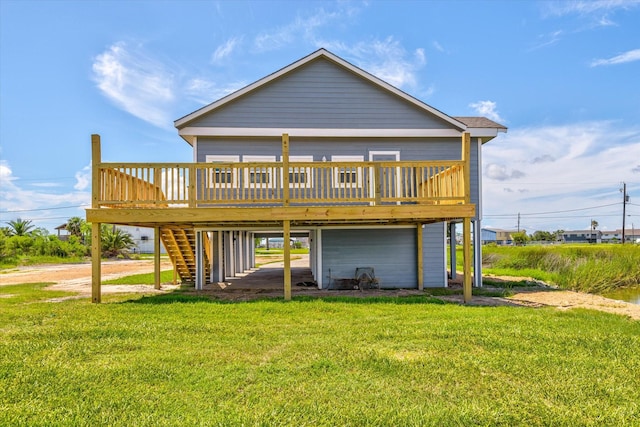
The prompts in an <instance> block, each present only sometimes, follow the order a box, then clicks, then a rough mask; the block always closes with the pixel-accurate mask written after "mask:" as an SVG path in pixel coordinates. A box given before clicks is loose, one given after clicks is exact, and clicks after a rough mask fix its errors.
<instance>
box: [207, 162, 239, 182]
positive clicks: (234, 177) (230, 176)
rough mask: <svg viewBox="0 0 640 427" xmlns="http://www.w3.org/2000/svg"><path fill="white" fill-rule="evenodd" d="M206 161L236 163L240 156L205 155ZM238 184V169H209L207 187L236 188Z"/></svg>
mask: <svg viewBox="0 0 640 427" xmlns="http://www.w3.org/2000/svg"><path fill="white" fill-rule="evenodd" d="M205 161H206V162H207V163H238V162H239V161H240V156H233V155H207V156H206V157H205ZM237 186H238V170H237V169H235V168H230V167H219V168H211V169H209V187H211V188H236V187H237Z"/></svg>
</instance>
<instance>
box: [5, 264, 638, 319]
mask: <svg viewBox="0 0 640 427" xmlns="http://www.w3.org/2000/svg"><path fill="white" fill-rule="evenodd" d="M265 267H266V266H265ZM274 267H275V268H277V267H280V265H278V264H272V265H270V268H274ZM161 268H162V269H163V270H166V269H171V268H172V266H171V263H170V262H169V261H163V263H162V266H161ZM152 272H153V261H152V260H143V261H105V262H103V263H102V279H103V280H110V279H115V278H118V277H123V276H128V275H132V274H139V273H152ZM42 282H54V283H55V284H53V285H50V286H49V288H50V289H56V290H65V291H71V292H77V293H78V294H79V296H81V297H87V296H90V295H91V264H89V263H87V264H65V265H42V266H32V267H19V268H16V269H13V270H9V271H4V272H0V286H2V285H10V284H18V283H42ZM172 289H175V286H173V285H170V284H163V285H162V289H161V290H155V289H154V288H153V286H149V285H135V284H132V285H103V286H102V292H103V293H127V292H129V293H157V292H166V291H168V290H172ZM309 292H313V291H309ZM372 292H373V293H375V291H366V292H365V293H364V294H366V295H367V296H372ZM377 292H379V293H380V294H381V295H390V292H389V291H377ZM416 292H418V291H411V290H398V291H392V292H391V293H392V294H396V293H397V295H406V294H412V295H413V294H414V293H416ZM322 293H323V292H322V291H320V292H319V293H318V292H315V293H314V294H318V295H319V294H322ZM348 293H349V292H345V293H343V292H341V295H346V294H348ZM351 293H352V294H353V295H354V296H362V295H364V294H363V293H362V292H358V291H355V292H351ZM256 296H262V297H264V296H265V294H264V293H256ZM440 298H442V299H444V300H447V301H450V302H458V303H462V296H461V295H451V296H446V297H440ZM243 299H244V298H243ZM472 304H473V305H487V306H499V305H511V306H514V305H515V306H525V307H544V306H550V307H556V308H557V309H559V310H567V309H571V308H587V309H591V310H600V311H605V312H608V313H615V314H620V315H623V316H628V317H630V318H632V319H635V320H640V305H638V304H631V303H627V302H623V301H618V300H612V299H609V298H605V297H601V296H599V295H592V294H585V293H580V292H572V291H560V290H554V289H546V288H535V289H534V290H526V291H518V292H517V293H515V294H514V295H512V296H511V297H509V298H498V297H484V296H474V297H473V301H472Z"/></svg>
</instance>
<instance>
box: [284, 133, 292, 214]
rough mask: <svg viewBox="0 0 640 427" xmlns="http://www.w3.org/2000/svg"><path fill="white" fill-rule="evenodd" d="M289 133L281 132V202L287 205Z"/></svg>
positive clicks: (288, 195)
mask: <svg viewBox="0 0 640 427" xmlns="http://www.w3.org/2000/svg"><path fill="white" fill-rule="evenodd" d="M289 191H290V189H289V134H286V133H283V134H282V202H283V205H284V206H289V197H290V194H289Z"/></svg>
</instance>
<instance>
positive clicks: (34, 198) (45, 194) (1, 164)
mask: <svg viewBox="0 0 640 427" xmlns="http://www.w3.org/2000/svg"><path fill="white" fill-rule="evenodd" d="M85 169H86V168H85ZM83 171H84V169H83ZM81 172H82V171H81ZM47 188H48V187H45V188H42V189H37V190H30V189H25V188H23V186H21V185H20V178H19V177H16V176H14V175H13V171H12V169H11V166H10V165H9V163H8V162H6V161H0V206H2V209H1V210H0V216H1V218H2V219H1V220H0V222H2V223H4V222H6V221H9V220H12V219H16V218H18V217H20V218H23V219H30V220H33V221H34V223H35V224H36V226H38V227H42V226H43V221H45V222H46V221H49V220H50V219H51V218H50V217H52V216H54V217H55V218H57V217H60V216H62V215H68V217H71V216H82V215H83V210H82V209H83V208H87V207H89V206H90V205H91V193H90V191H66V192H65V191H63V192H59V191H58V192H53V191H52V190H51V188H48V190H47ZM66 206H72V207H73V208H71V209H72V210H71V211H67V210H59V209H60V208H61V207H66ZM69 212H72V213H69ZM58 221H61V220H60V219H56V220H55V221H54V222H58ZM48 225H49V228H53V227H54V226H55V225H52V224H51V223H50V222H49V223H48Z"/></svg>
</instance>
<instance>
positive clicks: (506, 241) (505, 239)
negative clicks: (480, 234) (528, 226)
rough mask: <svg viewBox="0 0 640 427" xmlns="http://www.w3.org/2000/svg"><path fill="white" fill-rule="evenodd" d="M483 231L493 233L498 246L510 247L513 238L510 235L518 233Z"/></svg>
mask: <svg viewBox="0 0 640 427" xmlns="http://www.w3.org/2000/svg"><path fill="white" fill-rule="evenodd" d="M485 230H487V231H488V232H489V231H490V232H494V233H495V239H494V240H495V243H497V244H498V245H512V244H513V237H512V236H511V235H512V234H514V233H517V232H518V230H503V229H501V228H487V229H485Z"/></svg>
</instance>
